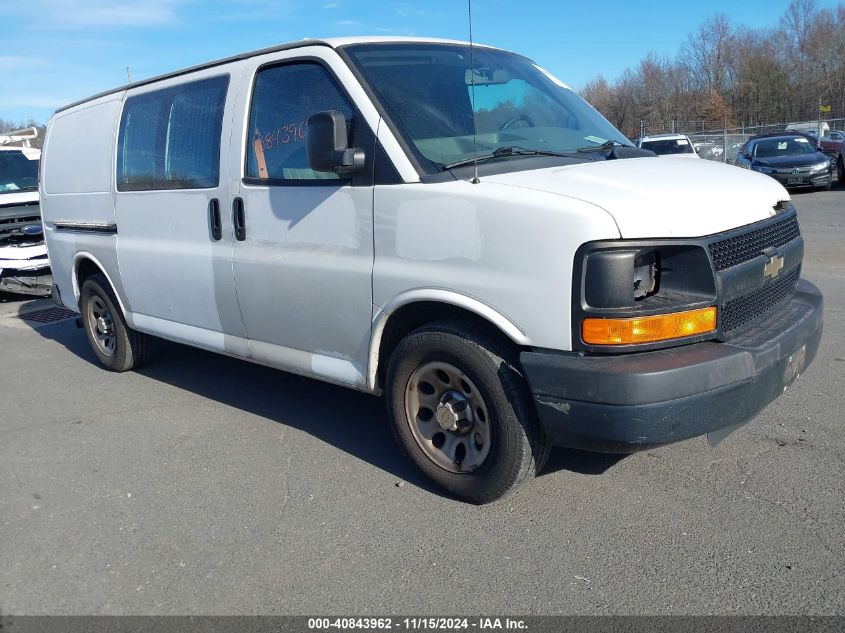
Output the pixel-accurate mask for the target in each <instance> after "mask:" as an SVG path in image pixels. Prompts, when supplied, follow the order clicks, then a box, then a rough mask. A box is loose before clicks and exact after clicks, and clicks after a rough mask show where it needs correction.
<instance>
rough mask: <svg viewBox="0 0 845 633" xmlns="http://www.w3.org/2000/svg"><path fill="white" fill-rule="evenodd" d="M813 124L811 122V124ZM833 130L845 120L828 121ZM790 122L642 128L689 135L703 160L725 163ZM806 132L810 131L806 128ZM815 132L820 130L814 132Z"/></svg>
mask: <svg viewBox="0 0 845 633" xmlns="http://www.w3.org/2000/svg"><path fill="white" fill-rule="evenodd" d="M808 123H811V122H808ZM822 123H825V124H827V128H828V129H830V130H840V131H842V130H845V118H839V119H824V120H823V121H822ZM787 125H790V124H789V123H774V124H768V125H754V126H747V125H743V126H734V127H725V128H723V129H721V130H714V129H709V130H705V129H703V128H704V126H703V125H702V124H701V122H700V121H699V122H685V121H672V122H670V123H669V124H666V123H660V122H657V123H655V122H649V121H643V122H642V123H641V125H640V129H641V130H642V131H643V134H644V135H654V134H670V133H674V134H686V135H687V136H688V137H689V139H690V141H691V142H692V144H693V147H695V151H696V152H698V155H699V156H701V158H706V159H707V160H715V161H720V162H724V163H733V162H734V161H735V160H736V156H737V154H738V153H739V150H740V148H741V147H742V146H743V145H744V144H745V142H746V141H747V140H748V139H750V138H751V137H752V136H756V135H757V134H767V133H769V132H783V131H785V130H786V127H787ZM804 129H805V130H806V128H804ZM810 131H812V132H815V131H816V130H810Z"/></svg>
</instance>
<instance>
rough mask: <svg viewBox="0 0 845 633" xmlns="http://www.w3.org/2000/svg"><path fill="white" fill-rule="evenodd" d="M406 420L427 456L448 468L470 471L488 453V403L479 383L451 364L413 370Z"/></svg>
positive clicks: (433, 365)
mask: <svg viewBox="0 0 845 633" xmlns="http://www.w3.org/2000/svg"><path fill="white" fill-rule="evenodd" d="M405 421H406V423H407V424H408V426H409V428H410V430H411V434H412V435H413V436H414V440H415V441H416V442H417V444H418V445H419V447H420V449H422V452H423V453H425V456H426V457H428V458H429V459H430V460H431V461H432V462H434V463H435V464H436V465H437V466H439V467H440V468H443V469H444V470H447V471H449V472H452V473H458V474H465V473H470V472H472V471H474V470H476V469H477V468H479V467H480V466H481V465H482V464H483V463H484V461H485V460H486V459H487V456H488V455H489V453H490V445H491V426H490V415H489V413H488V410H487V404H486V403H485V402H484V398H483V397H482V395H481V392H480V391H479V390H478V388H477V387H476V386H475V383H474V382H473V381H472V380H470V379H469V377H468V376H467V375H466V374H465V373H464V372H462V371H461V370H460V369H458V368H457V367H455V366H454V365H452V364H451V363H446V362H442V361H435V362H430V363H426V364H424V365H421V366H420V367H418V368H417V369H416V370H415V371H414V372H413V373H412V374H411V377H410V378H409V379H408V383H407V385H406V386H405Z"/></svg>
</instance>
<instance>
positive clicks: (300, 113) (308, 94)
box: [246, 62, 355, 184]
mask: <svg viewBox="0 0 845 633" xmlns="http://www.w3.org/2000/svg"><path fill="white" fill-rule="evenodd" d="M323 110H338V111H339V112H342V113H343V114H344V115H345V116H346V120H347V122H348V125H349V127H350V128H351V124H352V121H353V116H354V112H355V111H354V109H353V108H352V105H351V104H350V102H349V100H348V99H347V98H346V96H345V95H344V94H343V93H342V92H341V90H340V88H339V87H338V85H337V83H336V82H335V80H334V78H333V77H332V76H331V74H330V73H329V71H328V70H326V68H324V67H323V66H322V65H320V64H318V63H315V62H299V63H296V64H285V65H282V66H271V67H269V68H265V69H263V70H260V71H259V72H258V75H257V76H256V78H255V86H254V89H253V94H252V105H251V107H250V112H249V128H248V132H247V134H248V138H247V160H246V177H247V178H250V179H254V180H258V181H266V182H267V184H282V183H280V182H278V181H286V180H292V181H295V180H323V179H330V180H337V179H338V178H339V176H338V175H337V174H334V173H330V172H316V171H313V170H312V169H310V168H309V167H308V156H307V154H306V149H305V145H306V138H307V135H308V117H310V116H311V115H312V114H316V113H317V112H321V111H323ZM350 132H351V129H348V130H347V133H348V134H349V133H350Z"/></svg>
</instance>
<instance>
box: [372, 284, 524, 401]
mask: <svg viewBox="0 0 845 633" xmlns="http://www.w3.org/2000/svg"><path fill="white" fill-rule="evenodd" d="M443 319H464V320H468V321H472V322H474V323H476V324H477V325H479V326H481V327H483V328H486V329H487V330H489V331H490V332H491V333H493V334H494V335H495V336H498V337H500V338H503V339H504V340H506V341H508V342H510V343H512V344H514V345H518V346H526V345H530V341H529V339H528V337H527V336H526V334H525V332H523V331H522V330H521V329H520V328H519V326H518V325H516V324H515V323H514V322H513V321H511V320H510V319H509V318H508V317H507V316H505V315H503V314H502V313H500V312H499V311H497V310H496V309H495V308H493V307H491V306H489V305H487V304H486V303H484V302H482V301H480V300H478V299H475V298H474V297H469V296H467V295H463V294H460V293H457V292H453V291H450V290H441V289H417V290H411V291H409V292H406V293H403V294H401V295H399V296H397V297H395V298H394V299H393V300H392V301H391V302H390V303H388V304H387V305H386V306H385V307H384V308H381V309H380V310H379V311H378V313H377V314H376V316H375V318H374V320H373V326H372V337H371V339H370V355H369V364H368V372H367V388H368V389H369V390H370V391H374V392H376V391H380V390H381V388H382V386H383V385H384V377H385V370H386V368H387V363H388V360H389V359H390V355H391V353H392V352H393V350H394V349H395V347H396V345H397V344H398V343H399V341H400V340H402V338H403V337H405V336H406V335H407V334H409V333H410V332H412V331H413V330H415V329H417V328H418V327H421V326H423V325H425V324H427V323H432V322H434V321H441V320H443Z"/></svg>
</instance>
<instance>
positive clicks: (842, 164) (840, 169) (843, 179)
mask: <svg viewBox="0 0 845 633" xmlns="http://www.w3.org/2000/svg"><path fill="white" fill-rule="evenodd" d="M836 171H837V173H838V175H839V184H840V185H845V159H843V157H842V154H840V155H839V161H838V162H837V163H836Z"/></svg>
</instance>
